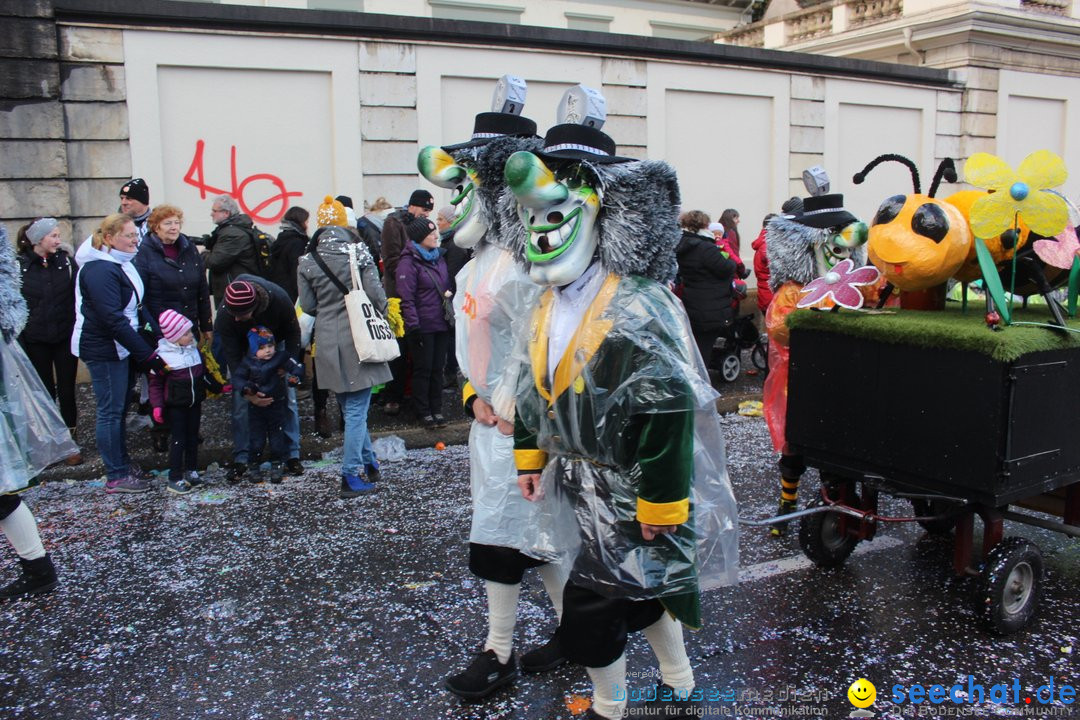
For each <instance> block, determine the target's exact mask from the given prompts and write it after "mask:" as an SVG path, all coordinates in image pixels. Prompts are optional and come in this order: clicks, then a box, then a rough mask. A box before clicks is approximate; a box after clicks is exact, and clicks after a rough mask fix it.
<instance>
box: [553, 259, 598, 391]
mask: <svg viewBox="0 0 1080 720" xmlns="http://www.w3.org/2000/svg"><path fill="white" fill-rule="evenodd" d="M605 276H606V275H605V273H603V272H601V271H600V261H599V260H594V261H593V263H592V265H590V266H589V267H588V268H587V269H586V270H585V272H583V273H581V277H579V278H578V279H577V280H575V281H574V282H572V283H570V284H569V285H564V286H563V287H561V288H552V290H551V292H552V295H553V296H554V297H553V299H552V304H551V324H550V326H549V329H548V385H549V386H550V385H554V383H555V368H556V366H557V365H558V364H559V360H560V359H562V356H563V353H564V352H566V348H567V346H568V345H569V344H570V340H571V339H573V337H574V333H575V332H576V331H577V329H578V326H579V325H581V319H582V318H583V317H584V316H585V311H586V310H588V309H589V305H591V304H592V301H593V300H595V299H596V295H597V293H599V292H600V287H601V286H602V285H603V284H604V278H605Z"/></svg>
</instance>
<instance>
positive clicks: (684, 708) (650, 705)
mask: <svg viewBox="0 0 1080 720" xmlns="http://www.w3.org/2000/svg"><path fill="white" fill-rule="evenodd" d="M644 709H645V712H643V713H641V716H642V717H649V718H688V717H700V716H701V702H700V701H698V700H696V699H694V700H691V699H690V698H688V697H682V696H680V695H679V694H678V693H677V692H676V691H675V689H674V688H672V687H671V686H670V685H665V684H664V683H657V684H656V699H655V700H649V701H648V702H646V703H645V708H644ZM627 715H628V716H629V717H633V716H634V713H633V708H631V709H630V712H628V713H627Z"/></svg>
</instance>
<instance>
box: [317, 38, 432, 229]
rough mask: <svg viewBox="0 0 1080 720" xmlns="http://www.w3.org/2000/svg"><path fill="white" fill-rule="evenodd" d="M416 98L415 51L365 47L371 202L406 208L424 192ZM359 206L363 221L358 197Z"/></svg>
mask: <svg viewBox="0 0 1080 720" xmlns="http://www.w3.org/2000/svg"><path fill="white" fill-rule="evenodd" d="M416 96H417V92H416V49H415V48H414V46H412V45H406V44H403V43H384V42H362V43H360V134H361V147H360V154H361V155H362V156H363V160H364V162H363V168H364V187H363V193H364V198H363V199H364V201H366V202H369V203H370V202H371V201H373V200H375V198H377V197H379V196H380V195H381V196H383V197H385V198H386V199H387V200H389V201H390V204H391V205H394V206H400V205H402V204H404V203H405V201H406V200H408V199H409V193H411V192H412V191H413V190H415V189H416V188H417V187H418V183H417V179H416V173H417V171H416V155H417V153H418V152H419V130H418V127H417V116H416ZM357 162H359V158H358V159H357ZM341 192H345V190H344V189H342V190H341ZM356 192H359V189H357V190H356ZM320 202H321V200H320ZM353 204H354V205H355V207H356V213H357V215H362V214H363V208H362V203H361V202H360V200H359V199H358V198H356V197H353Z"/></svg>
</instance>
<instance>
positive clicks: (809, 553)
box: [799, 498, 859, 568]
mask: <svg viewBox="0 0 1080 720" xmlns="http://www.w3.org/2000/svg"><path fill="white" fill-rule="evenodd" d="M823 504H824V501H823V500H821V499H820V498H818V499H816V500H813V501H811V502H810V503H809V504H808V505H807V508H812V507H819V506H821V505H823ZM841 517H842V516H841V514H840V513H837V512H819V513H814V514H813V515H805V516H804V517H803V519H802V520H801V521H800V523H799V547H801V548H802V551H803V552H804V553H806V557H808V558H810V560H811V561H812V562H813V563H814V564H815V565H817V566H818V567H825V568H832V567H838V566H840V565H843V564H844V561H845V560H847V558H848V555H850V554H851V552H852V551H853V550H854V549H855V546H856V545H858V544H859V540H858V538H855V537H852V536H851V535H848V534H847V533H841V528H840V519H841Z"/></svg>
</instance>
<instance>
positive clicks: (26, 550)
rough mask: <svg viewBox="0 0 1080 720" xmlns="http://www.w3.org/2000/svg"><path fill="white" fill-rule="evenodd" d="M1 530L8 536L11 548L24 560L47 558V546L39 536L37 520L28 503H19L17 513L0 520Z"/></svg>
mask: <svg viewBox="0 0 1080 720" xmlns="http://www.w3.org/2000/svg"><path fill="white" fill-rule="evenodd" d="M0 530H3V531H4V535H7V539H8V541H9V542H10V543H11V546H12V547H13V548H15V552H16V553H18V554H19V557H21V558H22V559H23V560H37V559H38V558H40V557H45V546H44V545H42V544H41V536H40V535H38V528H37V520H35V519H34V514H33V513H31V512H30V508H28V507H26V503H22V502H20V503H19V507H17V508H15V512H13V513H11V514H10V515H8V516H7V517H6V518H4V519H3V520H0Z"/></svg>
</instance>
